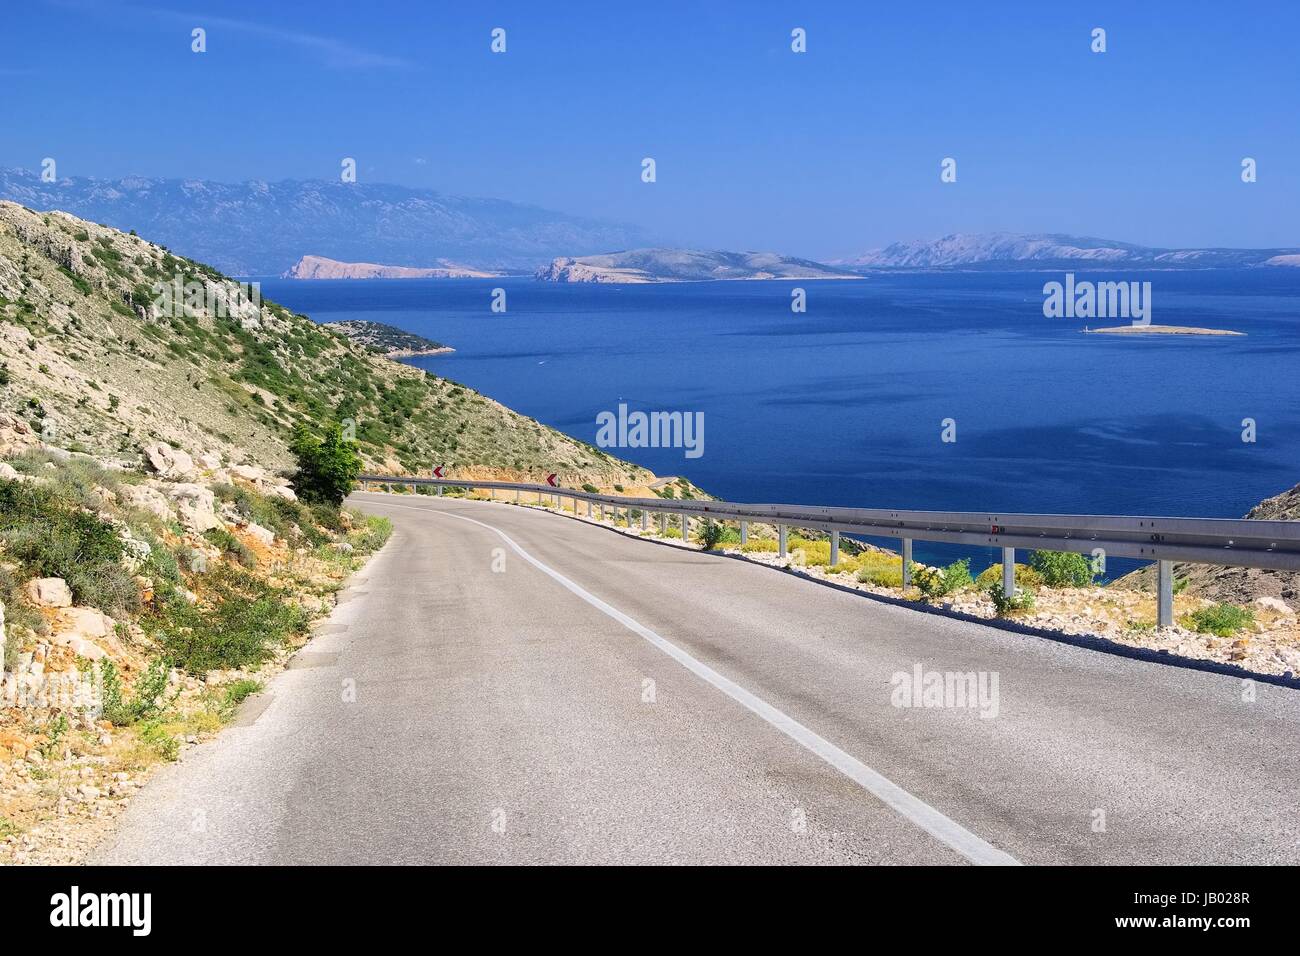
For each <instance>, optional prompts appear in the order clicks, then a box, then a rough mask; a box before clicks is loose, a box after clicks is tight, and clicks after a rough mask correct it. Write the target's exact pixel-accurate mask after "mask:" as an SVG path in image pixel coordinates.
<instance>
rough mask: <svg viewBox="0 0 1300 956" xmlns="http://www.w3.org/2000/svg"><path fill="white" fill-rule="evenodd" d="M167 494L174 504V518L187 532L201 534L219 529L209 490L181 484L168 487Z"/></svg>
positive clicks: (219, 520)
mask: <svg viewBox="0 0 1300 956" xmlns="http://www.w3.org/2000/svg"><path fill="white" fill-rule="evenodd" d="M167 494H168V495H169V496H170V497H171V499H172V501H174V502H175V503H176V516H177V517H178V518H179V519H180V522H181V524H182V525H184V526H185V528H186V529H187V530H189V531H192V532H194V533H195V534H202V533H203V532H205V531H209V530H211V529H212V528H220V527H221V519H219V518H218V517H217V514H216V510H215V506H216V498H215V497H214V496H213V494H212V489H211V488H207V487H204V486H203V485H194V484H184V483H182V484H175V485H170V486H168V488H167Z"/></svg>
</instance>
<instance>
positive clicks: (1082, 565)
mask: <svg viewBox="0 0 1300 956" xmlns="http://www.w3.org/2000/svg"><path fill="white" fill-rule="evenodd" d="M1029 564H1030V566H1031V567H1032V568H1033V569H1034V570H1035V571H1037V572H1038V574H1039V575H1040V576H1041V577H1042V579H1043V583H1044V584H1046V585H1047V586H1048V587H1053V588H1060V587H1075V588H1085V587H1087V586H1088V585H1090V584H1092V579H1093V577H1094V576H1095V575H1094V574H1093V570H1092V564H1091V563H1090V562H1089V561H1088V559H1087V558H1085V557H1084V556H1083V555H1081V554H1078V553H1077V552H1074V551H1035V552H1033V553H1032V554H1031V555H1030V556H1029Z"/></svg>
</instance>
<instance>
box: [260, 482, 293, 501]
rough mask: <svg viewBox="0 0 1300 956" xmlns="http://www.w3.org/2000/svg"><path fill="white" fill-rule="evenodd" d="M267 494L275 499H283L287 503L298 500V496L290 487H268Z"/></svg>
mask: <svg viewBox="0 0 1300 956" xmlns="http://www.w3.org/2000/svg"><path fill="white" fill-rule="evenodd" d="M266 493H267V494H268V495H270V496H271V497H273V498H283V499H285V500H286V501H297V500H298V495H297V494H296V493H295V492H294V490H293V489H292V488H290V487H289V486H288V485H268V486H267V488H266Z"/></svg>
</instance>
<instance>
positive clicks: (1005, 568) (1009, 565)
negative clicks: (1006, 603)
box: [1002, 548, 1016, 597]
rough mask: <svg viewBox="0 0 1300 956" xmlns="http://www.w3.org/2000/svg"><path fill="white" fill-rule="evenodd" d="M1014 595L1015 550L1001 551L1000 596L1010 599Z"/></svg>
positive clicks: (1004, 549)
mask: <svg viewBox="0 0 1300 956" xmlns="http://www.w3.org/2000/svg"><path fill="white" fill-rule="evenodd" d="M1015 593H1016V549H1015V548H1003V549H1002V596H1003V597H1012V596H1014V595H1015Z"/></svg>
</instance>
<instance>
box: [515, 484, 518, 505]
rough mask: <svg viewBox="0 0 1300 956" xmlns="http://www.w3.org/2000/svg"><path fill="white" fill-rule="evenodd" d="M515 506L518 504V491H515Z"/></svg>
mask: <svg viewBox="0 0 1300 956" xmlns="http://www.w3.org/2000/svg"><path fill="white" fill-rule="evenodd" d="M515 504H519V489H518V488H516V489H515Z"/></svg>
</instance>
